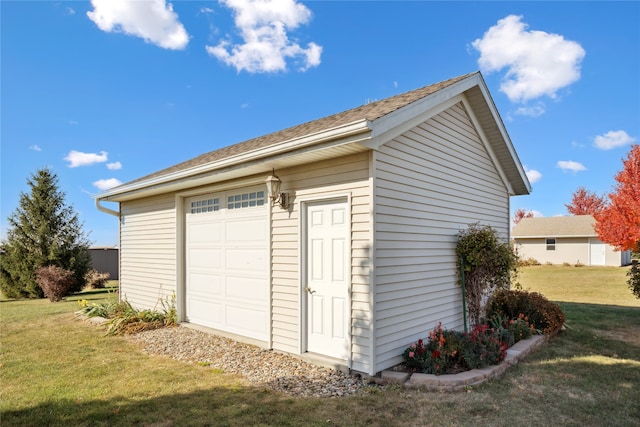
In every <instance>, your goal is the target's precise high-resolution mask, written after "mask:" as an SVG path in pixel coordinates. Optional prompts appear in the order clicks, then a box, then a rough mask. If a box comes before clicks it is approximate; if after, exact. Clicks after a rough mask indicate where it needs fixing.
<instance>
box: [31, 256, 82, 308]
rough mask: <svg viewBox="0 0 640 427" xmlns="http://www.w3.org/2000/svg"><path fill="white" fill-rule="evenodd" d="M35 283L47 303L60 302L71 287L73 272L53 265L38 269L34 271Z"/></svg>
mask: <svg viewBox="0 0 640 427" xmlns="http://www.w3.org/2000/svg"><path fill="white" fill-rule="evenodd" d="M36 283H37V284H38V286H39V287H40V288H41V289H42V292H44V296H46V297H47V298H49V301H51V302H58V301H62V297H63V296H65V295H66V294H67V291H68V290H69V289H70V288H71V286H73V283H74V278H73V271H69V270H65V269H64V268H60V267H58V266H55V265H50V266H48V267H40V268H38V269H37V270H36Z"/></svg>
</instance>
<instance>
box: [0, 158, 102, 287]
mask: <svg viewBox="0 0 640 427" xmlns="http://www.w3.org/2000/svg"><path fill="white" fill-rule="evenodd" d="M27 184H28V185H29V187H30V189H31V191H30V192H29V194H25V193H21V194H20V200H19V206H18V207H17V208H16V210H15V211H14V212H13V213H12V214H11V216H9V218H8V222H9V226H8V228H7V239H6V241H3V242H2V251H1V260H2V263H1V264H2V271H1V276H0V277H1V279H0V288H1V289H2V292H3V293H4V294H5V295H6V296H8V297H12V298H20V297H27V298H41V297H42V296H43V292H42V289H41V288H40V287H39V286H38V285H37V282H36V270H37V269H38V268H39V267H47V266H51V265H53V266H57V267H60V268H63V269H65V270H70V271H72V272H73V284H72V286H71V288H70V289H69V292H74V291H78V290H80V289H81V288H82V285H83V284H84V275H85V274H86V273H87V270H88V269H89V265H90V258H89V253H88V251H87V248H88V245H89V242H88V240H87V238H86V236H85V234H84V232H83V230H82V224H81V223H80V220H79V219H78V215H77V214H76V213H75V211H74V209H73V207H71V206H68V205H67V204H66V203H65V194H64V193H63V192H61V191H60V190H59V189H58V177H57V176H56V174H55V173H53V172H52V171H51V170H49V169H46V168H45V169H40V170H38V171H36V172H35V173H34V174H32V175H31V176H30V178H28V179H27Z"/></svg>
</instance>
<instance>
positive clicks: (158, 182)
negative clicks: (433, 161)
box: [92, 120, 370, 202]
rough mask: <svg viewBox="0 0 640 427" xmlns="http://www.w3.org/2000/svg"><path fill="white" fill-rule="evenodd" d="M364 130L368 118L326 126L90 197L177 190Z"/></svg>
mask: <svg viewBox="0 0 640 427" xmlns="http://www.w3.org/2000/svg"><path fill="white" fill-rule="evenodd" d="M363 133H370V122H369V121H367V120H358V121H355V122H351V123H347V124H345V125H340V126H336V127H334V128H330V129H326V130H323V131H321V132H317V133H314V134H309V135H305V136H303V137H300V138H294V139H291V140H287V141H282V142H280V143H277V144H273V145H270V146H268V147H264V148H259V149H256V150H252V151H247V152H243V153H242V154H238V155H235V156H230V157H226V158H224V159H221V160H218V161H214V162H210V163H206V164H203V165H199V166H195V167H192V168H188V169H184V170H181V171H178V172H173V173H168V174H166V175H162V176H158V177H154V178H151V179H147V180H143V181H137V182H134V183H131V184H124V185H121V186H118V187H115V188H113V189H111V190H107V191H104V192H102V193H99V194H96V195H94V196H92V197H93V198H94V199H96V200H105V201H113V202H118V201H123V200H126V199H128V198H129V197H128V195H131V194H135V197H136V198H139V197H145V196H148V195H153V194H157V193H158V192H159V189H160V188H164V187H169V186H170V185H171V184H172V183H176V184H175V185H173V186H172V187H171V190H172V191H178V190H180V189H182V187H184V188H187V187H189V186H191V185H192V184H188V183H187V181H188V180H189V178H191V177H195V176H201V175H203V174H212V173H215V172H217V171H223V170H227V169H232V168H236V167H237V166H238V165H240V164H244V163H246V162H247V161H249V160H251V161H253V162H254V163H255V162H256V161H262V162H264V163H266V162H267V161H268V159H271V158H275V157H278V156H280V155H282V154H284V153H288V152H290V151H293V150H301V149H305V148H309V147H313V146H316V145H318V146H321V147H320V149H329V148H331V147H332V146H335V145H341V144H356V143H359V142H362V140H363V138H357V136H358V135H360V134H363ZM354 137H356V138H354ZM368 138H369V136H365V137H364V139H368ZM332 143H333V144H332ZM217 180H218V181H221V180H224V176H220V177H219V178H218V179H217ZM181 182H184V184H180V183H181ZM145 190H149V191H145Z"/></svg>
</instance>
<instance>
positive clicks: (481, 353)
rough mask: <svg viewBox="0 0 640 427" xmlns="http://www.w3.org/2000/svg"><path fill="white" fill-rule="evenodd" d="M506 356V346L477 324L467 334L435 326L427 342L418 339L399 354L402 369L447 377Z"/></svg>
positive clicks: (497, 361) (485, 328)
mask: <svg viewBox="0 0 640 427" xmlns="http://www.w3.org/2000/svg"><path fill="white" fill-rule="evenodd" d="M506 355H507V344H506V343H504V342H503V341H501V340H500V335H499V333H498V332H497V331H496V330H495V329H493V328H490V327H489V325H486V324H483V325H477V326H475V327H474V328H473V330H472V331H471V332H470V333H462V332H457V331H454V330H447V329H443V328H442V323H438V326H436V327H435V328H434V329H433V330H432V331H431V332H429V338H428V339H427V340H423V339H420V340H418V341H417V342H415V343H412V344H410V345H409V347H407V349H406V350H405V351H404V353H403V355H402V356H403V360H404V364H405V366H406V367H407V368H408V369H410V370H413V371H417V372H423V373H427V374H436V375H439V374H450V373H455V372H460V371H466V370H470V369H474V368H480V367H484V366H487V365H495V364H498V363H500V362H501V361H503V360H504V358H505V357H506Z"/></svg>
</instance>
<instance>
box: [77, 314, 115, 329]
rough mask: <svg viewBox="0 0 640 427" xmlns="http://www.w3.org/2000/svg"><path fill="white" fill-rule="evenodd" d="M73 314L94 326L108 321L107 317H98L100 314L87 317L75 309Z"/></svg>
mask: <svg viewBox="0 0 640 427" xmlns="http://www.w3.org/2000/svg"><path fill="white" fill-rule="evenodd" d="M73 314H74V315H75V316H76V317H77V318H78V319H80V320H83V321H85V322H87V323H91V324H92V325H96V326H102V325H103V324H105V323H106V322H108V321H109V319H105V318H104V317H100V316H95V317H88V316H87V315H86V314H84V313H83V312H82V311H76V312H74V313H73Z"/></svg>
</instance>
